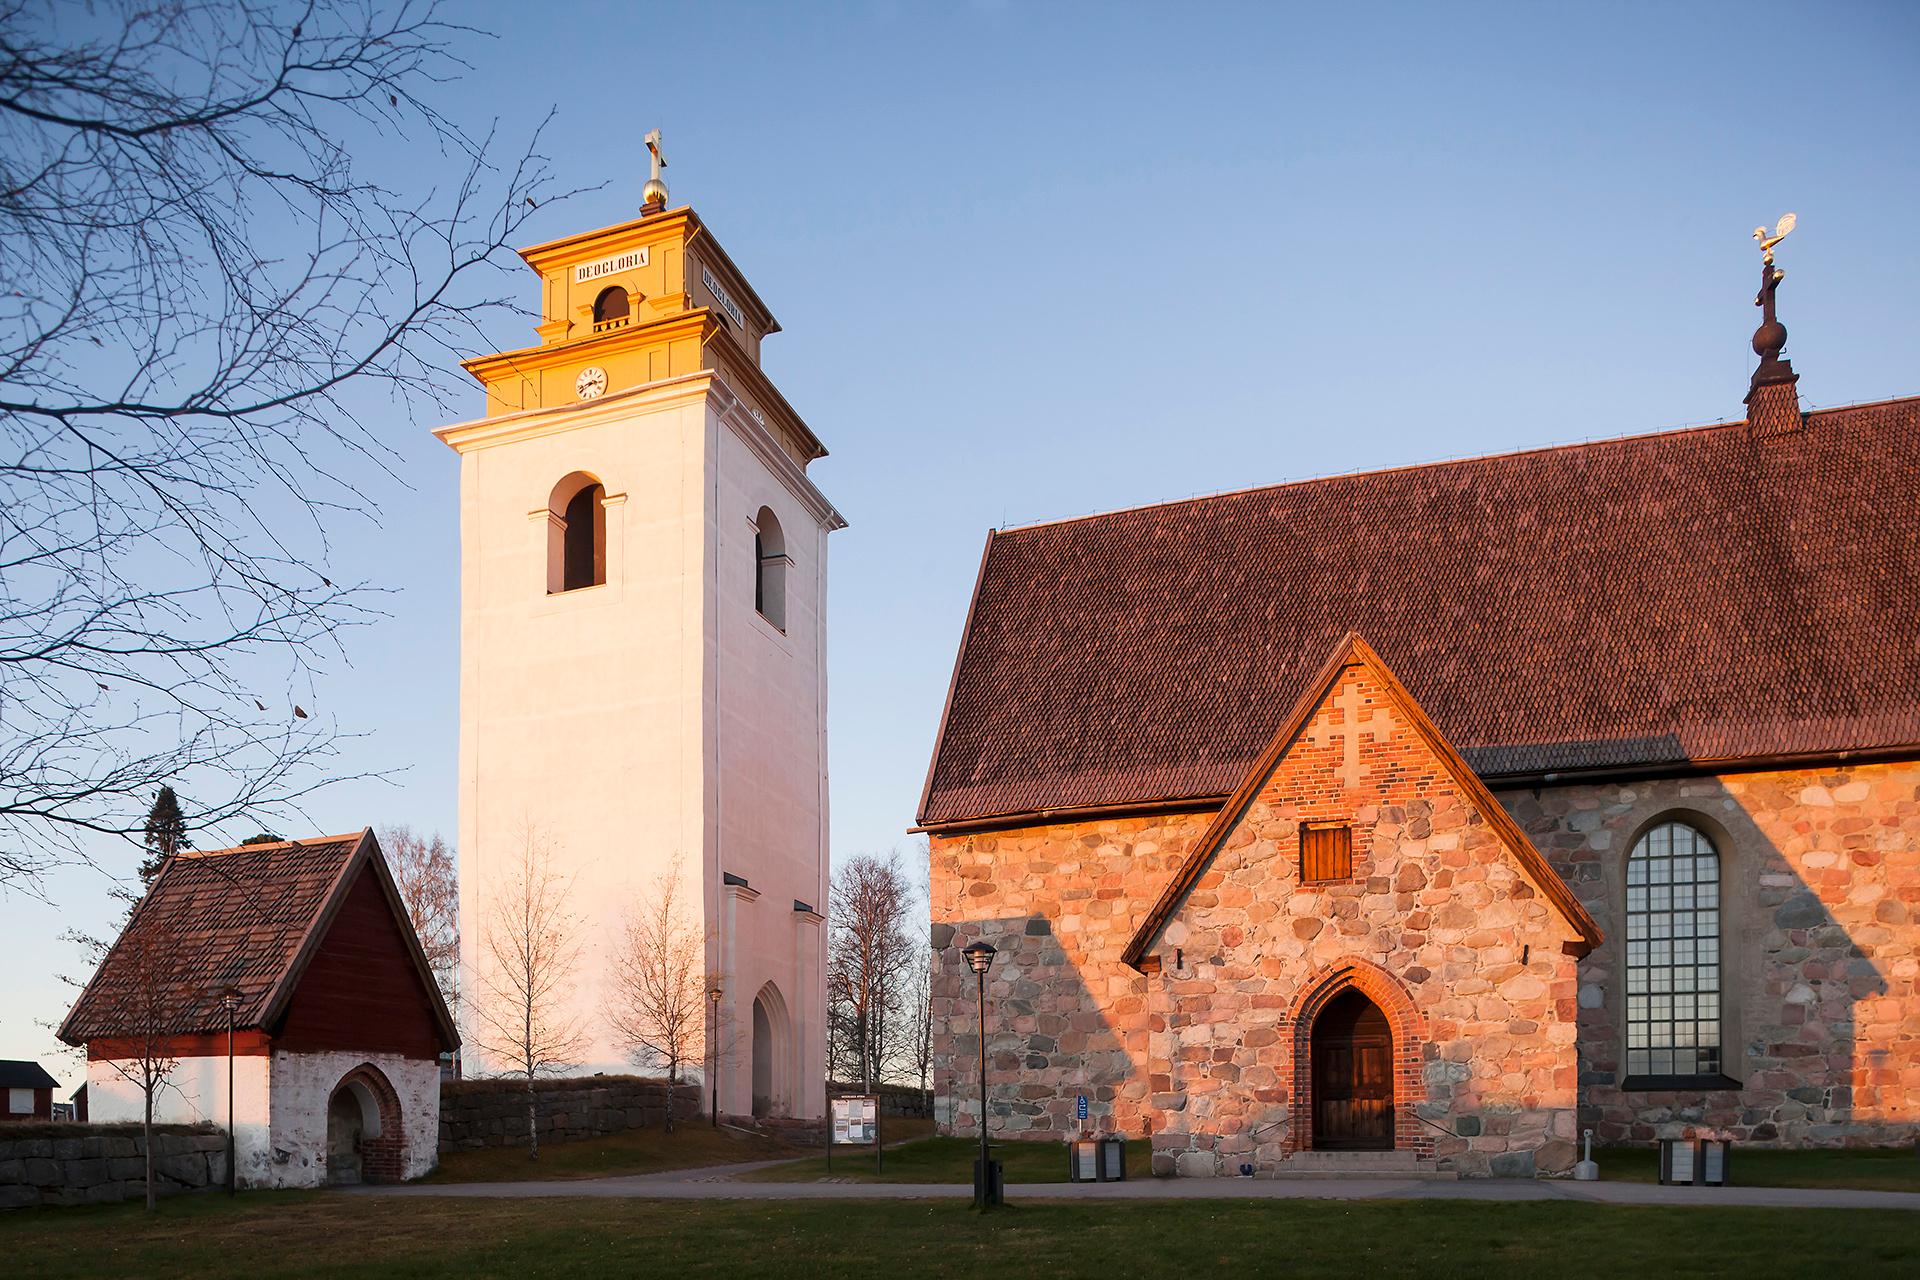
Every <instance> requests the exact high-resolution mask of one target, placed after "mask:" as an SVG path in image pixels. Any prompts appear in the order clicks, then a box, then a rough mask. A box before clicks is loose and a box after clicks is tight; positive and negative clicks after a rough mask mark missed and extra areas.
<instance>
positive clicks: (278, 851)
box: [60, 830, 459, 1187]
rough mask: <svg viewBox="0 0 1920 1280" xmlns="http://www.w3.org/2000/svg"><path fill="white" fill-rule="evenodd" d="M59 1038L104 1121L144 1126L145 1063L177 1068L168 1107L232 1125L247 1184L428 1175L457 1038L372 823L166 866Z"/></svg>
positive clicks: (163, 1095)
mask: <svg viewBox="0 0 1920 1280" xmlns="http://www.w3.org/2000/svg"><path fill="white" fill-rule="evenodd" d="M229 1004H231V1007H232V1014H231V1027H232V1033H231V1044H232V1054H233V1090H234V1105H233V1109H232V1114H231V1117H230V1116H229V1111H228V1105H227V1097H228V1047H229V1030H228V1028H229V1013H228V1006H229ZM60 1038H61V1039H63V1040H65V1041H66V1042H67V1043H69V1044H74V1045H85V1046H86V1049H87V1059H88V1065H87V1094H88V1109H89V1113H90V1119H91V1120H92V1121H93V1122H94V1123H105V1122H111V1121H124V1120H138V1119H140V1118H141V1114H142V1111H143V1108H144V1096H143V1091H142V1089H141V1088H140V1086H139V1084H138V1083H137V1080H138V1078H139V1070H138V1067H137V1065H136V1064H137V1062H138V1060H140V1059H141V1058H165V1059H168V1060H171V1061H172V1062H174V1063H175V1065H174V1066H173V1067H172V1069H171V1070H170V1072H169V1073H168V1077H167V1080H168V1083H167V1086H166V1087H165V1088H163V1089H161V1090H160V1091H159V1092H158V1096H157V1097H156V1099H155V1105H156V1114H155V1117H154V1118H155V1119H156V1120H162V1121H168V1122H197V1121H210V1122H213V1123H216V1124H219V1125H221V1126H222V1127H226V1126H228V1124H229V1122H230V1120H231V1122H232V1128H233V1132H234V1139H235V1146H236V1150H237V1155H236V1164H237V1171H238V1182H239V1185H241V1186H243V1187H296V1186H317V1185H321V1184H325V1183H328V1182H334V1183H340V1182H355V1181H360V1180H363V1179H364V1180H369V1181H375V1180H385V1181H398V1180H400V1179H403V1178H412V1177H418V1176H419V1175H421V1174H424V1173H426V1172H428V1171H430V1170H431V1169H432V1168H433V1167H434V1165H435V1164H436V1162H437V1150H438V1142H439V1126H440V1067H439V1059H440V1055H441V1053H442V1052H446V1051H451V1050H453V1049H454V1048H456V1047H457V1046H458V1044H459V1036H458V1034H457V1032H456V1031H455V1028H454V1023H453V1019H452V1017H451V1015H450V1014H449V1012H448V1010H447V1007H446V1004H445V1002H444V1001H443V1000H442V999H441V996H440V992H439V988H438V986H437V985H436V984H435V982H434V980H433V975H432V973H431V972H430V970H429V969H428V966H427V961H426V958H425V956H424V955H423V954H422V953H421V950H420V944H419V941H418V939H417V938H416V937H415V936H414V933H413V928H412V925H411V923H410V922H409V919H408V915H407V911H406V907H405V904H404V903H403V902H402V900H401V898H400V894H399V892H398V890H397V889H396V887H395V885H394V882H393V877H392V875H391V874H390V873H389V871H388V869H387V865H386V859H385V858H384V857H383V856H382V855H381V852H380V847H379V844H378V842H377V841H375V839H374V836H373V833H372V831H370V830H365V831H359V832H355V833H351V834H347V835H340V836H325V837H320V838H317V839H311V840H289V841H284V842H280V843H275V844H260V845H243V846H241V847H239V848H234V849H222V850H214V851H207V852H185V853H180V854H176V855H175V856H174V857H172V858H170V859H168V860H167V862H166V864H165V865H164V866H163V867H162V869H161V871H160V874H159V875H158V876H157V877H156V878H155V880H154V882H153V885H152V887H151V888H150V889H149V890H148V891H147V894H146V896H145V897H144V898H142V899H141V901H140V903H139V904H138V905H137V906H136V907H135V908H134V911H133V914H132V916H131V918H130V919H129V920H128V922H127V926H126V928H125V929H124V930H123V931H122V933H121V935H120V937H119V938H118V939H117V940H116V941H115V943H114V945H113V948H112V950H111V951H109V953H108V954H107V957H106V959H105V960H104V961H102V963H101V965H100V968H99V970H98V971H97V972H96V973H95V974H94V977H93V980H92V981H91V982H90V983H88V985H87V988H86V990H85V991H84V992H82V993H81V996H80V999H79V1001H78V1002H76V1003H75V1005H74V1007H73V1009H72V1011H71V1012H70V1013H69V1014H68V1015H67V1019H66V1021H65V1022H64V1023H63V1024H62V1025H61V1028H60Z"/></svg>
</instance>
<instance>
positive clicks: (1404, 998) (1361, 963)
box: [1286, 960, 1433, 1158]
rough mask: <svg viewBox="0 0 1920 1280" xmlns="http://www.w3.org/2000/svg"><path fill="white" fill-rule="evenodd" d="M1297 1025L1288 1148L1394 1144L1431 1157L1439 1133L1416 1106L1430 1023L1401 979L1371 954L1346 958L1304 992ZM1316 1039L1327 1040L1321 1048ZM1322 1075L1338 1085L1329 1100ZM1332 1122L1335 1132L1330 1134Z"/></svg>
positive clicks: (1296, 1008)
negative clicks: (1318, 1079) (1428, 1125)
mask: <svg viewBox="0 0 1920 1280" xmlns="http://www.w3.org/2000/svg"><path fill="white" fill-rule="evenodd" d="M1289 1022H1290V1025H1291V1029H1292V1052H1293V1072H1292V1074H1293V1101H1292V1108H1291V1110H1292V1124H1291V1125H1290V1126H1289V1133H1288V1135H1287V1144H1286V1145H1287V1150H1288V1152H1289V1153H1292V1152H1297V1151H1310V1150H1314V1149H1316V1148H1320V1149H1334V1150H1339V1149H1347V1150H1356V1149H1357V1150H1385V1149H1394V1150H1402V1151H1414V1152H1416V1153H1418V1154H1419V1155H1421V1156H1422V1157H1426V1158H1431V1156H1432V1155H1433V1137H1432V1133H1431V1131H1429V1130H1428V1129H1427V1128H1426V1126H1425V1125H1423V1124H1421V1123H1420V1118H1419V1117H1418V1116H1417V1115H1415V1114H1414V1110H1413V1109H1414V1105H1415V1103H1416V1102H1417V1101H1418V1100H1419V1097H1420V1087H1421V1085H1420V1071H1421V1065H1422V1063H1423V1061H1424V1059H1425V1055H1426V1027H1425V1021H1424V1019H1422V1018H1421V1017H1420V1012H1419V1010H1418V1009H1417V1008H1415V1006H1414V1003H1413V1000H1412V998H1411V997H1410V996H1408V994H1407V991H1406V988H1405V987H1403V986H1401V985H1400V983H1399V981H1398V980H1397V979H1396V978H1394V977H1393V975H1391V974H1389V973H1388V972H1387V971H1386V970H1384V969H1382V968H1380V967H1379V966H1378V965H1375V964H1372V963H1370V962H1368V961H1365V960H1349V961H1344V962H1342V963H1341V964H1339V965H1336V966H1334V967H1333V968H1332V969H1330V970H1327V971H1325V972H1323V973H1321V974H1319V975H1317V976H1316V977H1315V978H1314V979H1313V980H1312V981H1310V982H1308V983H1306V984H1305V985H1304V986H1303V987H1302V988H1301V995H1300V998H1299V1000H1298V1001H1297V1002H1296V1003H1295V1005H1294V1008H1293V1012H1292V1015H1291V1017H1290V1019H1289ZM1316 1036H1320V1037H1323V1038H1322V1039H1321V1043H1320V1044H1319V1046H1318V1049H1317V1051H1316V1045H1315V1039H1316ZM1316 1058H1317V1062H1316ZM1383 1074H1384V1076H1385V1079H1382V1078H1381V1076H1382V1075H1383ZM1316 1075H1320V1076H1321V1078H1322V1081H1326V1080H1333V1081H1335V1087H1334V1089H1332V1090H1327V1091H1326V1093H1327V1094H1328V1096H1322V1093H1323V1090H1322V1088H1317V1087H1316V1078H1315V1077H1316ZM1342 1081H1344V1083H1341V1082H1342ZM1336 1093H1337V1094H1339V1095H1340V1096H1332V1095H1333V1094H1336ZM1335 1104H1337V1105H1335ZM1330 1121H1331V1122H1332V1125H1329V1122H1330ZM1329 1128H1331V1129H1333V1130H1334V1131H1330V1132H1323V1130H1327V1129H1329Z"/></svg>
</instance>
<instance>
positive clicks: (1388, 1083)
mask: <svg viewBox="0 0 1920 1280" xmlns="http://www.w3.org/2000/svg"><path fill="white" fill-rule="evenodd" d="M1310 1043H1311V1045H1312V1055H1313V1145H1314V1149H1315V1150H1319V1151H1391V1150H1393V1129H1394V1110H1393V1027H1392V1024H1391V1023H1389V1022H1388V1020H1387V1015H1386V1013H1385V1012H1384V1011H1383V1010H1382V1009H1381V1008H1380V1006H1379V1005H1377V1004H1375V1003H1374V1002H1373V1001H1371V1000H1369V999H1367V997H1366V996H1365V995H1364V994H1362V993H1361V992H1360V991H1359V990H1358V989H1357V988H1354V987H1348V988H1347V989H1346V990H1345V991H1342V992H1341V993H1340V994H1339V995H1337V996H1335V997H1334V998H1333V999H1332V1000H1329V1001H1328V1002H1327V1004H1326V1006H1325V1007H1324V1008H1322V1009H1321V1010H1320V1012H1319V1015H1318V1016H1317V1017H1315V1018H1314V1020H1313V1031H1312V1035H1311V1041H1310Z"/></svg>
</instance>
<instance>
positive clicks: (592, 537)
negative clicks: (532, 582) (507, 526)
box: [547, 471, 607, 595]
mask: <svg viewBox="0 0 1920 1280" xmlns="http://www.w3.org/2000/svg"><path fill="white" fill-rule="evenodd" d="M606 496H607V491H606V489H605V487H604V486H602V485H601V483H600V482H599V481H598V480H596V479H594V478H593V477H592V476H590V475H588V474H587V473H586V472H584V471H576V472H574V473H573V474H572V475H570V476H568V477H567V478H566V479H564V480H562V481H561V482H560V483H559V484H557V485H555V486H554V488H553V495H552V497H551V498H549V499H548V502H547V592H548V594H550V595H553V594H558V593H559V592H562V591H578V590H579V589H580V588H582V587H597V586H600V585H601V584H603V583H604V582H606V580H607V510H606V501H605V500H606Z"/></svg>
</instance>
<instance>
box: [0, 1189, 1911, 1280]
mask: <svg viewBox="0 0 1920 1280" xmlns="http://www.w3.org/2000/svg"><path fill="white" fill-rule="evenodd" d="M0 1256H3V1257H5V1259H6V1262H7V1266H6V1273H7V1274H9V1275H23V1276H33V1277H37V1278H41V1280H58V1278H60V1277H80V1276H86V1277H95V1276H192V1277H194V1278H195V1280H277V1278H279V1277H286V1276H304V1275H320V1274H324V1275H327V1276H337V1277H348V1278H349V1280H352V1278H360V1277H367V1278H371V1277H387V1276H395V1277H397V1276H407V1277H436V1276H448V1277H461V1278H462V1280H474V1278H478V1277H502V1278H504V1280H527V1278H528V1277H545V1276H568V1277H574V1276H585V1277H592V1276H621V1277H626V1276H672V1277H674V1278H675V1280H680V1278H682V1277H705V1276H713V1277H736V1276H742V1275H750V1276H753V1277H755V1278H756V1280H761V1278H763V1277H764V1278H767V1280H780V1278H782V1277H803V1276H804V1277H812V1276H886V1277H891V1278H905V1277H911V1278H913V1280H922V1278H926V1280H943V1278H945V1277H954V1278H956V1280H958V1278H962V1277H964V1278H965V1280H978V1278H979V1277H981V1276H996V1277H1007V1278H1009V1280H1018V1278H1020V1277H1026V1276H1046V1277H1080V1276H1086V1277H1095V1276H1098V1277H1113V1276H1147V1275H1152V1276H1179V1275H1190V1274H1204V1275H1229V1276H1262V1275H1288V1276H1356V1275H1367V1276H1374V1275H1390V1276H1399V1275H1420V1276H1427V1277H1449V1276H1461V1277H1473V1278H1474V1280H1489V1278H1494V1277H1502V1276H1524V1277H1539V1276H1552V1277H1554V1278H1555V1280H1576V1278H1578V1277H1587V1276H1596V1277H1597V1276H1618V1275H1662V1276H1669V1275H1683V1276H1728V1277H1740V1278H1741V1280H1759V1278H1762V1277H1771V1276H1783V1277H1785V1276H1806V1275H1811V1274H1829V1273H1838V1274H1844V1275H1847V1276H1849V1277H1871V1276H1883V1275H1884V1276H1911V1275H1914V1274H1916V1273H1920V1217H1917V1216H1916V1215H1915V1214H1913V1213H1912V1212H1909V1211H1903V1210H1883V1211H1877V1212H1876V1211H1866V1210H1802V1211H1793V1212H1784V1211H1781V1210H1777V1209H1741V1208H1730V1209H1680V1208H1628V1207H1621V1206H1614V1205H1585V1204H1573V1203H1485V1204H1482V1203H1459V1202H1454V1203H1448V1202H1441V1201H1413V1200H1407V1201H1159V1202H1114V1201H1107V1202H1100V1201H1086V1202H1072V1203H1068V1202H1051V1203H1030V1204H1024V1205H1014V1206H1010V1207H1008V1208H1006V1209H1003V1210H1000V1211H998V1212H996V1213H993V1214H988V1215H984V1216H983V1215H979V1214H976V1213H975V1212H973V1211H972V1210H971V1209H969V1208H968V1207H967V1206H966V1205H965V1204H964V1203H946V1202H942V1203H915V1202H910V1201H890V1202H874V1201H825V1202H823V1201H767V1202H757V1203H754V1202H738V1201H733V1202H728V1201H678V1202H661V1201H646V1200H587V1199H564V1198H563V1199H544V1200H478V1199H470V1200H460V1199H451V1198H444V1199H413V1198H407V1199H402V1198H374V1197H365V1196H348V1195H341V1194H337V1193H335V1194H328V1193H324V1192H307V1193H288V1192H282V1193H277V1194H276V1193H273V1192H254V1193H249V1194H247V1195H243V1196H240V1197H239V1198H238V1199H237V1200H235V1201H228V1200H227V1199H226V1198H225V1197H222V1196H211V1195H205V1196H183V1197H180V1198H178V1199H173V1200H168V1201H166V1202H164V1203H163V1206H162V1209H161V1211H160V1212H159V1213H158V1214H156V1215H153V1216H151V1217H149V1216H148V1215H146V1214H143V1213H142V1212H140V1210H139V1209H138V1208H137V1207H134V1206H128V1205H112V1206H105V1207H102V1208H98V1209H37V1210H25V1211H19V1212H14V1213H8V1214H4V1215H0Z"/></svg>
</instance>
